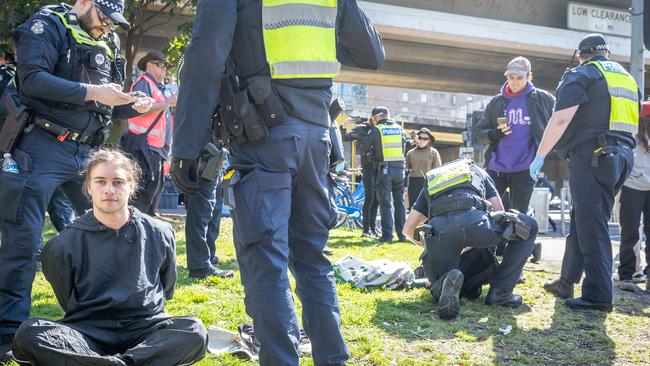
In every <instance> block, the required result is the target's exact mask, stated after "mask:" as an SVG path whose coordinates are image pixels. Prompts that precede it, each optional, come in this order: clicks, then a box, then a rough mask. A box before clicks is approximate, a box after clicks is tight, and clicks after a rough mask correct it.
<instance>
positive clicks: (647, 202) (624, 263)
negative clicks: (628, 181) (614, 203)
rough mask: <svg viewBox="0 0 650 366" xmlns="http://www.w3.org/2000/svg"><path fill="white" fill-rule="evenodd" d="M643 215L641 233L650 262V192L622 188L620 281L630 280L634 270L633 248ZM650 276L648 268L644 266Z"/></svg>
mask: <svg viewBox="0 0 650 366" xmlns="http://www.w3.org/2000/svg"><path fill="white" fill-rule="evenodd" d="M641 213H643V232H644V233H645V240H646V242H645V258H646V262H648V261H650V245H648V244H650V191H639V190H636V189H633V188H630V187H626V186H623V188H622V189H621V214H620V221H621V222H620V224H621V250H620V254H619V260H620V263H621V264H620V265H619V266H618V276H619V278H620V279H621V280H631V279H632V275H634V270H635V269H636V254H635V253H634V246H635V245H636V243H637V242H638V241H639V224H640V220H641ZM644 272H645V273H646V274H650V266H646V268H645V271H644Z"/></svg>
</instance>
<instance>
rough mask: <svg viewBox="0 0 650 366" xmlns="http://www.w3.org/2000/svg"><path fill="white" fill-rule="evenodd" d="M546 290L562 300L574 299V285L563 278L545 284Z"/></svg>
mask: <svg viewBox="0 0 650 366" xmlns="http://www.w3.org/2000/svg"><path fill="white" fill-rule="evenodd" d="M544 289H545V290H546V291H548V292H550V293H552V294H553V295H555V296H557V297H559V298H562V299H567V298H570V297H573V284H572V283H571V282H569V281H567V280H565V279H564V278H562V277H560V278H558V279H557V280H555V281H553V282H547V283H545V284H544Z"/></svg>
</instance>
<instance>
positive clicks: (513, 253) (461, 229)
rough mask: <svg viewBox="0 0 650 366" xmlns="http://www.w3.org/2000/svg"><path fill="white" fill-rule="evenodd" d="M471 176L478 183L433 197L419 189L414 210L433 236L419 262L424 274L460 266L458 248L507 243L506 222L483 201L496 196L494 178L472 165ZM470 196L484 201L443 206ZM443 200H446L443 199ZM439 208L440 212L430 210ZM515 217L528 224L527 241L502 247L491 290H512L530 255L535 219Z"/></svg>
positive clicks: (430, 275) (440, 274) (439, 273)
mask: <svg viewBox="0 0 650 366" xmlns="http://www.w3.org/2000/svg"><path fill="white" fill-rule="evenodd" d="M470 169H471V172H472V175H477V176H478V177H477V178H474V179H476V180H477V181H479V182H480V183H479V184H474V185H470V184H462V185H457V186H454V187H452V188H450V189H447V190H444V191H441V192H439V193H437V194H435V195H434V196H433V197H427V196H428V192H427V189H424V190H422V192H421V193H420V196H419V197H418V199H417V201H416V202H415V205H414V206H413V210H415V211H417V212H419V213H421V214H422V215H425V216H426V217H428V218H429V220H428V222H427V223H428V224H429V225H431V227H432V232H433V235H432V236H430V237H429V238H428V239H427V240H426V250H425V252H424V254H423V256H422V264H423V267H424V269H425V272H427V277H428V278H431V279H433V280H435V279H440V278H442V277H443V276H444V275H445V274H446V273H448V272H449V271H451V270H452V269H458V268H459V259H460V253H461V250H462V249H463V248H465V247H475V248H491V247H494V246H498V245H503V244H505V243H506V239H504V237H503V232H504V231H505V225H504V224H500V223H497V222H496V221H495V220H494V219H493V218H492V217H491V216H490V214H489V213H488V212H487V211H486V206H485V203H484V202H483V200H487V199H490V198H493V197H497V196H498V193H497V190H496V187H495V185H494V181H493V180H492V178H490V176H489V175H488V174H487V172H486V171H485V170H483V169H481V168H479V167H478V166H476V165H474V164H471V166H470ZM467 197H472V198H473V199H476V198H478V200H477V202H483V204H476V205H473V207H471V208H465V209H453V210H450V211H447V210H444V209H443V208H442V207H443V206H446V205H448V204H449V201H450V200H451V201H454V202H458V201H461V200H464V199H466V198H467ZM445 201H446V202H445ZM434 209H440V210H443V211H447V212H446V213H443V212H432V211H431V210H434ZM517 217H518V219H519V220H520V221H521V222H523V223H524V224H525V225H527V226H528V227H530V234H529V237H528V239H526V240H511V241H508V245H507V246H506V247H505V250H504V253H503V260H502V261H501V263H499V264H498V265H497V268H496V271H495V272H494V274H493V275H492V276H491V278H490V281H489V283H490V289H491V290H492V289H493V288H496V289H499V290H502V291H504V292H505V293H511V292H512V289H513V288H514V287H515V285H516V284H517V280H518V279H519V274H520V273H521V271H522V269H523V268H524V265H525V264H526V260H527V259H528V257H529V256H530V252H531V250H532V249H533V244H534V242H535V239H536V237H537V222H536V221H535V219H534V218H532V217H530V216H528V215H525V214H522V213H519V214H517Z"/></svg>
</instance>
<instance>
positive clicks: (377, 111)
mask: <svg viewBox="0 0 650 366" xmlns="http://www.w3.org/2000/svg"><path fill="white" fill-rule="evenodd" d="M389 113H390V112H388V108H386V107H384V106H377V107H375V108H373V110H372V112H370V115H371V116H373V117H377V116H379V115H382V114H389Z"/></svg>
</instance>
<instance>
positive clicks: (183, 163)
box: [171, 158, 199, 196]
mask: <svg viewBox="0 0 650 366" xmlns="http://www.w3.org/2000/svg"><path fill="white" fill-rule="evenodd" d="M196 165H197V164H196V160H189V159H180V158H173V160H172V168H171V176H172V180H173V181H174V184H176V187H178V189H180V190H181V191H182V192H183V193H185V194H188V195H190V196H194V195H196V194H197V193H198V192H199V178H198V174H197V172H196Z"/></svg>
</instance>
